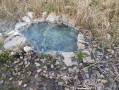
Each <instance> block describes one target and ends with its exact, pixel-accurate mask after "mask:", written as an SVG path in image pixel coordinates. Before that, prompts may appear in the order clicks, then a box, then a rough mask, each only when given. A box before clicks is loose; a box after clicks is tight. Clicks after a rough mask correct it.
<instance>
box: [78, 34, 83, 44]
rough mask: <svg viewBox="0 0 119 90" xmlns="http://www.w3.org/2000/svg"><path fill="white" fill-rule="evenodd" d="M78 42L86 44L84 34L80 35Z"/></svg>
mask: <svg viewBox="0 0 119 90" xmlns="http://www.w3.org/2000/svg"><path fill="white" fill-rule="evenodd" d="M78 42H79V43H85V41H84V35H83V34H78Z"/></svg>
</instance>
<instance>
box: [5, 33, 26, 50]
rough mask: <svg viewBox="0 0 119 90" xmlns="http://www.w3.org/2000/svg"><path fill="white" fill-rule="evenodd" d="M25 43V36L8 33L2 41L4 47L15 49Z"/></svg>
mask: <svg viewBox="0 0 119 90" xmlns="http://www.w3.org/2000/svg"><path fill="white" fill-rule="evenodd" d="M26 43H27V40H26V38H25V37H23V36H21V35H10V36H9V37H8V38H6V39H5V41H4V48H5V49H10V50H13V51H16V50H18V49H20V48H23V46H24V45H25V44H26Z"/></svg>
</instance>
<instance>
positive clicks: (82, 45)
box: [77, 43, 85, 49]
mask: <svg viewBox="0 0 119 90" xmlns="http://www.w3.org/2000/svg"><path fill="white" fill-rule="evenodd" d="M77 46H78V48H79V49H85V45H84V44H82V43H77Z"/></svg>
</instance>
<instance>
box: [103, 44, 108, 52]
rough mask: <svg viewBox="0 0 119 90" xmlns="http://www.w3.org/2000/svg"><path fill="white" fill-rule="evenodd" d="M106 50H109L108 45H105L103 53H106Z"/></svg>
mask: <svg viewBox="0 0 119 90" xmlns="http://www.w3.org/2000/svg"><path fill="white" fill-rule="evenodd" d="M108 49H109V46H108V45H105V47H104V51H105V53H108Z"/></svg>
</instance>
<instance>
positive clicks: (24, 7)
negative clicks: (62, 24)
mask: <svg viewBox="0 0 119 90" xmlns="http://www.w3.org/2000/svg"><path fill="white" fill-rule="evenodd" d="M0 3H1V5H0V16H5V15H6V16H9V17H12V18H13V19H14V20H18V19H19V18H21V17H22V16H23V15H25V13H26V12H28V11H33V12H36V13H41V12H43V11H47V12H49V13H50V12H56V13H65V14H68V15H69V16H70V17H71V18H75V19H76V20H77V26H80V27H81V28H85V27H88V28H90V30H91V31H92V33H93V35H94V36H95V38H96V39H98V40H100V41H102V42H103V43H106V44H109V45H112V46H113V45H119V0H0ZM69 6H70V7H69ZM106 34H110V35H111V39H109V40H107V39H106V38H105V36H106Z"/></svg>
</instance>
